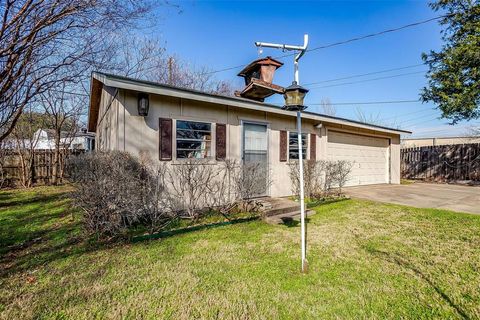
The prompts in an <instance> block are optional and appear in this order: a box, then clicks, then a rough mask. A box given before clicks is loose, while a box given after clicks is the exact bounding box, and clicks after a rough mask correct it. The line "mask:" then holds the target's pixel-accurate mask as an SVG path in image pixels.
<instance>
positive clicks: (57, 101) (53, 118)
mask: <svg viewBox="0 0 480 320" xmlns="http://www.w3.org/2000/svg"><path fill="white" fill-rule="evenodd" d="M66 88H67V87H66V83H62V86H61V87H60V90H59V91H54V90H48V91H46V92H44V93H43V94H42V95H41V98H42V99H41V103H40V105H41V107H42V109H43V111H44V113H45V114H46V115H47V117H46V119H47V123H46V124H45V125H46V126H47V127H48V128H50V129H52V130H53V132H54V154H53V170H52V184H54V185H55V184H57V183H59V182H61V180H62V178H63V173H64V171H65V170H64V166H65V162H64V161H62V159H65V158H66V156H67V152H68V150H69V148H70V146H71V143H72V140H73V138H74V137H75V135H76V134H77V133H78V131H79V125H78V124H79V122H80V117H81V115H82V112H83V110H84V109H85V106H86V105H87V103H88V102H87V101H88V100H87V97H85V96H82V95H77V94H71V93H68V92H67V91H66ZM62 152H63V153H64V156H63V157H62V156H61V153H62Z"/></svg>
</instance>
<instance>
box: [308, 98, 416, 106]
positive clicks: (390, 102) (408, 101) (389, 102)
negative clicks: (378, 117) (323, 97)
mask: <svg viewBox="0 0 480 320" xmlns="http://www.w3.org/2000/svg"><path fill="white" fill-rule="evenodd" d="M415 102H420V100H418V99H417V100H393V101H365V102H337V103H334V102H332V103H326V104H329V105H332V106H351V105H369V104H373V105H375V104H396V103H415ZM323 104H324V103H309V105H312V106H321V105H323Z"/></svg>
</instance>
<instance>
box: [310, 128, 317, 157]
mask: <svg viewBox="0 0 480 320" xmlns="http://www.w3.org/2000/svg"><path fill="white" fill-rule="evenodd" d="M316 159H317V135H316V134H315V133H311V134H310V160H316Z"/></svg>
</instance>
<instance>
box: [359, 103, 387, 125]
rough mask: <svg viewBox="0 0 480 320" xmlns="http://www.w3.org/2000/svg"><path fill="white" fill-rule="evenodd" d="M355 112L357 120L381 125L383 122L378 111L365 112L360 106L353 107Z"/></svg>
mask: <svg viewBox="0 0 480 320" xmlns="http://www.w3.org/2000/svg"><path fill="white" fill-rule="evenodd" d="M355 114H356V115H357V120H358V121H360V122H363V123H368V124H376V125H382V124H383V122H382V120H381V117H380V113H377V114H374V113H366V112H365V110H363V109H362V108H360V107H356V108H355Z"/></svg>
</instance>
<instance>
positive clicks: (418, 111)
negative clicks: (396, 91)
mask: <svg viewBox="0 0 480 320" xmlns="http://www.w3.org/2000/svg"><path fill="white" fill-rule="evenodd" d="M431 110H433V109H431V108H429V109H422V110H417V111H414V112H409V113H404V114H402V115H399V116H398V115H397V116H393V117H388V118H384V119H381V121H385V120H391V119H395V118H398V117H405V116H409V115H412V114H419V113H423V112H425V111H431Z"/></svg>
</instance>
